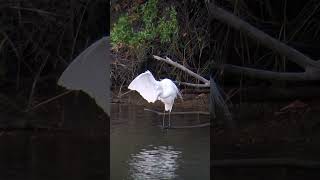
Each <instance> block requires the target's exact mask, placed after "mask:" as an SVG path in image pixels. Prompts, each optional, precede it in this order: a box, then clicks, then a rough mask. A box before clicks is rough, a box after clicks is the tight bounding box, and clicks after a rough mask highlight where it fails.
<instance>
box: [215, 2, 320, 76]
mask: <svg viewBox="0 0 320 180" xmlns="http://www.w3.org/2000/svg"><path fill="white" fill-rule="evenodd" d="M209 13H210V15H211V18H215V19H217V20H219V21H221V22H223V23H226V24H228V25H229V26H231V27H233V28H235V29H237V30H239V31H241V32H243V33H245V34H247V35H248V36H250V37H251V38H253V39H255V40H257V41H258V42H259V43H261V44H262V45H264V46H266V47H268V48H270V49H272V50H274V51H276V52H278V53H279V54H281V55H283V56H286V57H287V58H288V60H290V61H292V62H294V63H296V64H298V65H299V66H301V67H302V68H303V69H304V70H305V72H302V73H279V72H273V71H265V70H257V69H253V68H247V67H241V66H234V65H223V66H221V67H215V68H223V69H224V70H226V71H229V72H232V73H236V74H244V75H248V76H251V77H256V78H262V79H273V80H289V81H297V80H298V81H299V80H300V81H301V80H320V62H319V61H315V60H313V59H311V58H309V57H307V56H306V55H304V54H302V53H301V52H299V51H298V50H296V49H294V48H292V47H290V46H288V45H286V44H285V43H283V42H280V41H278V40H277V39H275V38H273V37H271V36H270V35H268V34H266V33H264V32H263V31H261V30H259V29H257V28H255V27H253V26H252V25H250V24H249V23H247V22H245V21H243V20H241V19H240V18H239V17H237V16H235V15H233V14H231V13H229V12H228V11H226V10H224V9H222V8H220V7H218V6H217V5H215V4H214V3H210V4H209Z"/></svg>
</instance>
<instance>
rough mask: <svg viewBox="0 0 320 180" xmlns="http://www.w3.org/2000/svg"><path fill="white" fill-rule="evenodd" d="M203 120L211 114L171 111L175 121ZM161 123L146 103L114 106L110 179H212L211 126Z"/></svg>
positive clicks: (172, 119)
mask: <svg viewBox="0 0 320 180" xmlns="http://www.w3.org/2000/svg"><path fill="white" fill-rule="evenodd" d="M166 117H167V116H166ZM166 120H167V119H166ZM201 121H208V116H203V117H202V116H197V115H171V123H172V125H186V124H197V123H199V122H201ZM161 124H162V116H158V115H156V114H154V113H151V112H147V111H144V110H143V106H136V105H126V104H115V105H113V106H112V108H111V128H110V131H111V136H110V158H111V161H110V166H111V179H113V180H117V179H186V180H188V179H203V180H205V179H209V177H210V173H209V169H210V161H209V153H210V151H209V150H210V144H209V143H210V140H209V138H210V137H209V135H210V131H209V127H205V128H195V129H178V130H173V129H169V130H164V129H161Z"/></svg>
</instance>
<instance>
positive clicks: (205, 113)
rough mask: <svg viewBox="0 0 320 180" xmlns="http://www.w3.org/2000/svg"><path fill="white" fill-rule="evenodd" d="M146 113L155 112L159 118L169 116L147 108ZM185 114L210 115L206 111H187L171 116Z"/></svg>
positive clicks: (174, 113)
mask: <svg viewBox="0 0 320 180" xmlns="http://www.w3.org/2000/svg"><path fill="white" fill-rule="evenodd" d="M144 110H145V111H149V112H153V113H155V114H157V115H159V116H163V115H165V114H168V113H163V112H159V111H155V110H152V109H147V108H144ZM185 114H202V115H210V113H209V112H205V111H187V112H171V113H170V115H185Z"/></svg>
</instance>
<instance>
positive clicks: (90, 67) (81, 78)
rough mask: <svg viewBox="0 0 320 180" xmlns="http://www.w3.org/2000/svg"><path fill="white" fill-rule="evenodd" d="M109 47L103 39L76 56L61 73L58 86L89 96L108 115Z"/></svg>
mask: <svg viewBox="0 0 320 180" xmlns="http://www.w3.org/2000/svg"><path fill="white" fill-rule="evenodd" d="M110 61H111V57H110V45H109V39H108V37H103V38H101V39H100V40H98V41H96V42H95V43H93V44H92V45H90V46H89V47H88V48H87V49H85V50H84V51H83V52H82V53H81V54H80V55H78V56H77V57H76V58H75V59H74V60H73V61H72V62H71V63H70V65H69V66H68V67H67V69H66V70H65V71H64V72H63V73H62V75H61V77H60V78H59V80H58V85H60V86H63V87H65V88H67V89H71V90H82V91H84V92H85V93H87V94H89V95H90V96H91V97H92V98H94V100H95V101H96V103H97V104H98V106H100V107H101V108H102V109H103V111H104V112H105V113H107V114H108V115H110V107H109V97H110V96H109V94H110V84H111V83H110V72H109V71H110V70H109V63H110Z"/></svg>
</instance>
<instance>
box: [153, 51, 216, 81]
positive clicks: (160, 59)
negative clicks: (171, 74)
mask: <svg viewBox="0 0 320 180" xmlns="http://www.w3.org/2000/svg"><path fill="white" fill-rule="evenodd" d="M153 58H155V59H156V60H159V61H164V62H166V63H168V64H171V65H172V66H174V67H177V68H179V69H181V70H182V71H184V72H186V73H188V74H189V75H190V76H192V77H194V78H196V79H198V80H200V81H202V82H203V83H205V84H207V85H208V86H210V81H209V80H207V79H206V78H204V77H202V76H200V75H198V74H196V73H194V72H192V71H191V70H189V69H188V68H186V67H184V66H182V65H181V64H179V63H177V62H174V61H172V60H171V59H169V58H168V57H166V59H164V58H162V57H159V56H156V55H153Z"/></svg>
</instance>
